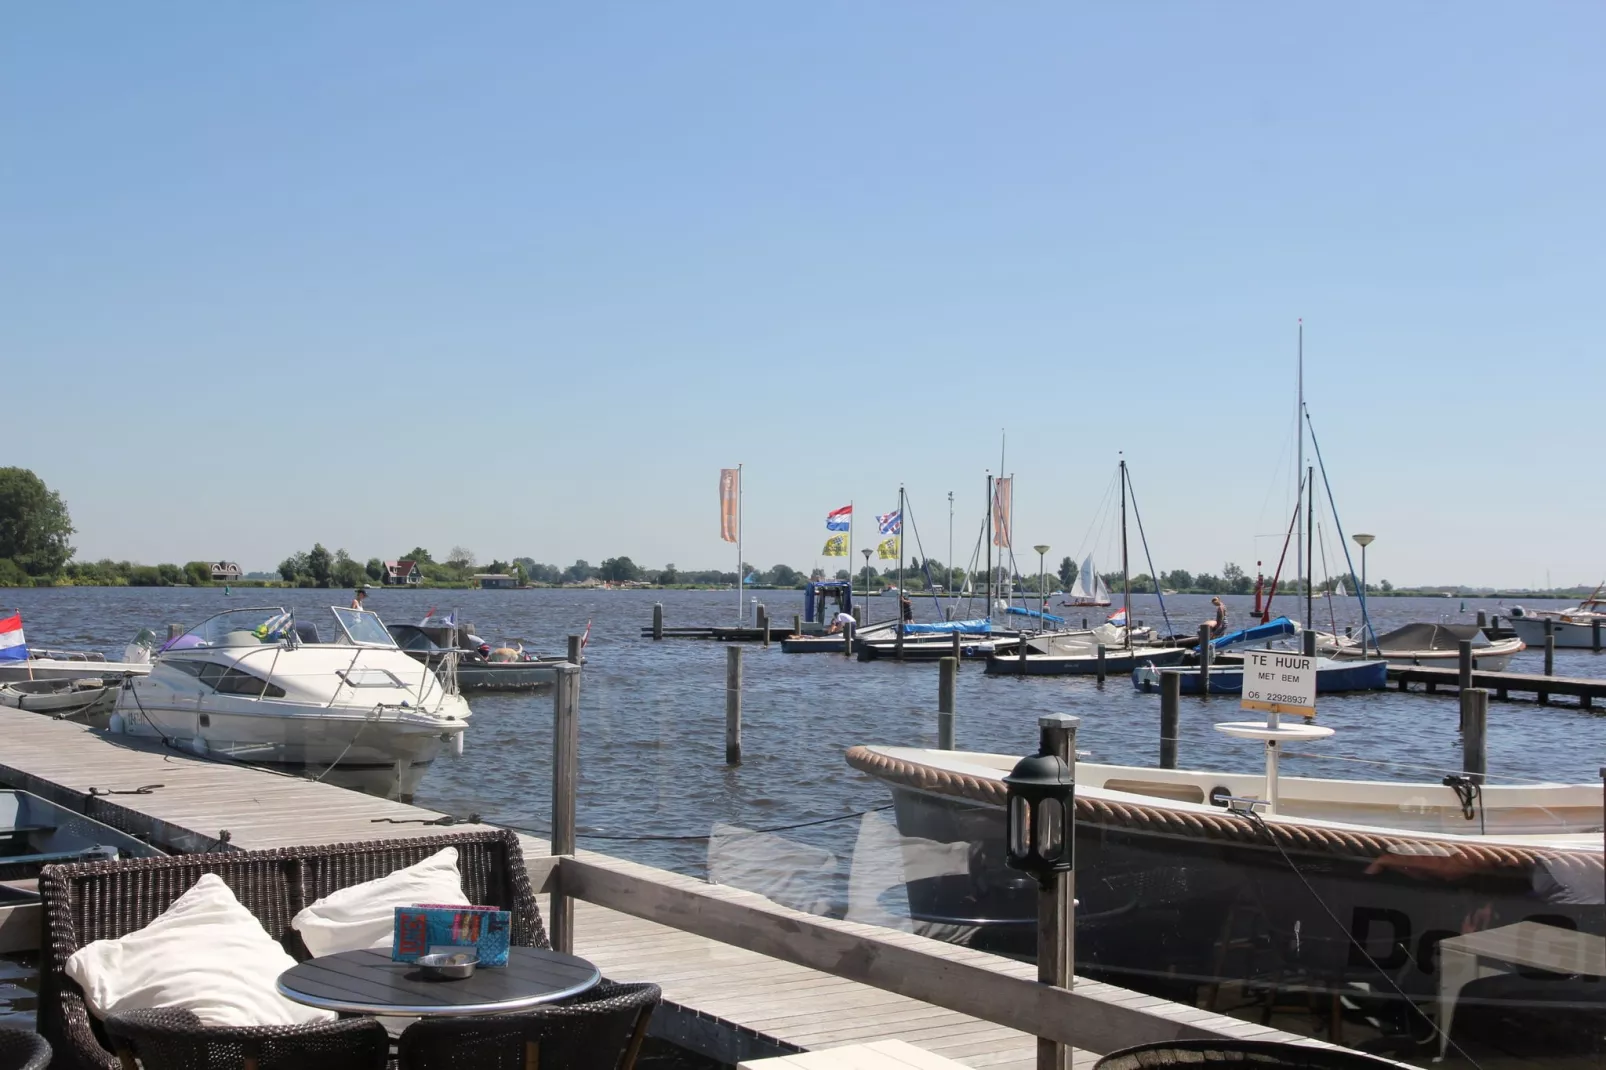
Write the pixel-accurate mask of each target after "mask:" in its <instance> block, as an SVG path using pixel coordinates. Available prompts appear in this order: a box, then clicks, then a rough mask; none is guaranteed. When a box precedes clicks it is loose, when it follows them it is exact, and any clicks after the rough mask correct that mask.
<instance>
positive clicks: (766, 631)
mask: <svg viewBox="0 0 1606 1070" xmlns="http://www.w3.org/2000/svg"><path fill="white" fill-rule="evenodd" d="M758 630H759V632H760V633H761V634H762V635H763V637H764V645H765V646H769V645H770V610H769V607H768V606H766V605H765V604H764V603H763V602H760V603H759V604H758Z"/></svg>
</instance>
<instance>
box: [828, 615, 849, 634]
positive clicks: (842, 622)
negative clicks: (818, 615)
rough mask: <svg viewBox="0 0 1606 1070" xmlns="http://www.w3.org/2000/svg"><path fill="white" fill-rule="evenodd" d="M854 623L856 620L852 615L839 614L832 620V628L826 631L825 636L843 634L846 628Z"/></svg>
mask: <svg viewBox="0 0 1606 1070" xmlns="http://www.w3.org/2000/svg"><path fill="white" fill-rule="evenodd" d="M853 623H854V620H853V614H852V613H847V612H842V613H838V614H837V615H836V616H834V617H832V618H831V626H830V627H829V628H827V629H825V634H826V635H836V634H837V633H838V632H841V631H842V630H843V629H844V628H846V627H847V626H848V625H850V624H853Z"/></svg>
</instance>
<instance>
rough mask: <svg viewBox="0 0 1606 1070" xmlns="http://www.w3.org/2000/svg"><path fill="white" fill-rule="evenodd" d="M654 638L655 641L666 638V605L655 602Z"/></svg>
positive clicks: (653, 615) (653, 618)
mask: <svg viewBox="0 0 1606 1070" xmlns="http://www.w3.org/2000/svg"><path fill="white" fill-rule="evenodd" d="M652 637H653V638H654V639H662V638H663V637H664V604H663V603H662V602H654V603H653V604H652Z"/></svg>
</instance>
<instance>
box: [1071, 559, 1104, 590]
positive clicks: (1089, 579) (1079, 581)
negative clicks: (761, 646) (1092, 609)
mask: <svg viewBox="0 0 1606 1070" xmlns="http://www.w3.org/2000/svg"><path fill="white" fill-rule="evenodd" d="M1102 586H1104V581H1103V580H1101V579H1099V574H1098V572H1097V571H1096V570H1095V569H1094V568H1093V555H1092V554H1088V555H1087V559H1086V560H1084V561H1083V562H1082V567H1081V568H1080V569H1078V570H1077V573H1076V588H1075V590H1073V591H1071V597H1072V598H1074V599H1076V600H1078V601H1082V600H1084V599H1085V600H1092V599H1095V598H1097V597H1098V588H1099V587H1102Z"/></svg>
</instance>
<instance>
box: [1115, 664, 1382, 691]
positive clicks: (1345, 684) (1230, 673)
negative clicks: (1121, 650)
mask: <svg viewBox="0 0 1606 1070" xmlns="http://www.w3.org/2000/svg"><path fill="white" fill-rule="evenodd" d="M1177 675H1178V676H1179V678H1180V679H1181V681H1182V693H1183V694H1184V695H1197V694H1199V693H1200V692H1201V688H1200V684H1199V670H1198V669H1183V670H1180V671H1179V672H1178V674H1177ZM1388 682H1389V666H1388V662H1386V661H1354V662H1342V663H1336V664H1327V665H1322V666H1319V667H1318V668H1317V670H1316V693H1317V694H1318V695H1335V694H1343V693H1345V692H1349V691H1381V690H1383V689H1384V688H1386V687H1387V686H1388ZM1132 686H1133V687H1135V688H1137V689H1138V690H1139V691H1158V690H1160V674H1159V672H1158V671H1157V670H1155V669H1152V668H1150V667H1149V666H1147V665H1140V666H1139V667H1138V668H1136V669H1133V670H1132ZM1243 689H1244V671H1243V667H1242V666H1239V665H1224V666H1220V667H1217V668H1212V669H1211V670H1210V693H1211V694H1212V695H1239V694H1242V693H1243Z"/></svg>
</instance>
